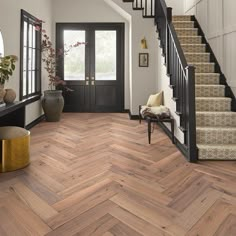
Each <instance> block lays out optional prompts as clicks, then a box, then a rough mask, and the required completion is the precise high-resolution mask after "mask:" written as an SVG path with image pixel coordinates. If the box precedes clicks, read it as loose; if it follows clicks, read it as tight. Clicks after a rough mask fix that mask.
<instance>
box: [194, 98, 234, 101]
mask: <svg viewBox="0 0 236 236" xmlns="http://www.w3.org/2000/svg"><path fill="white" fill-rule="evenodd" d="M196 99H198V100H227V101H228V100H230V101H231V98H228V97H196Z"/></svg>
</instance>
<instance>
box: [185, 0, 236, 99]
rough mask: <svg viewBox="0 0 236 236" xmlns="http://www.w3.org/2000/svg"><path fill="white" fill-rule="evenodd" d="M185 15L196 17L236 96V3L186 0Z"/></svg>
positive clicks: (231, 0)
mask: <svg viewBox="0 0 236 236" xmlns="http://www.w3.org/2000/svg"><path fill="white" fill-rule="evenodd" d="M184 8H185V13H186V14H193V15H196V17H197V19H198V21H199V22H200V24H201V27H202V29H203V30H204V33H205V35H206V37H207V39H208V41H209V43H210V45H211V47H212V49H213V51H214V53H215V55H216V57H217V60H218V61H219V63H220V66H221V69H222V71H223V73H224V74H225V76H226V78H227V82H228V84H229V85H230V86H231V88H232V89H233V91H234V94H235V95H236V76H235V74H236V66H235V61H236V44H235V42H236V14H235V9H236V1H235V0H185V5H184Z"/></svg>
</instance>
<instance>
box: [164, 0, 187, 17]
mask: <svg viewBox="0 0 236 236" xmlns="http://www.w3.org/2000/svg"><path fill="white" fill-rule="evenodd" d="M165 1H166V5H167V6H168V7H172V14H173V15H183V14H184V1H185V0H165Z"/></svg>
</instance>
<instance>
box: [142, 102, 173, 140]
mask: <svg viewBox="0 0 236 236" xmlns="http://www.w3.org/2000/svg"><path fill="white" fill-rule="evenodd" d="M141 108H142V105H139V123H140V124H141V120H142V119H144V120H145V121H146V122H147V127H148V143H149V144H151V134H152V127H151V124H152V123H170V125H171V140H172V143H175V134H174V130H175V126H174V124H175V123H174V118H173V117H171V116H170V117H165V118H160V117H158V116H155V117H152V116H145V117H144V118H143V117H142V114H141Z"/></svg>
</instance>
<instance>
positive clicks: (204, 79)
mask: <svg viewBox="0 0 236 236" xmlns="http://www.w3.org/2000/svg"><path fill="white" fill-rule="evenodd" d="M195 83H196V84H219V83H220V77H219V76H218V75H217V76H211V75H204V76H203V75H195Z"/></svg>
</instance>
